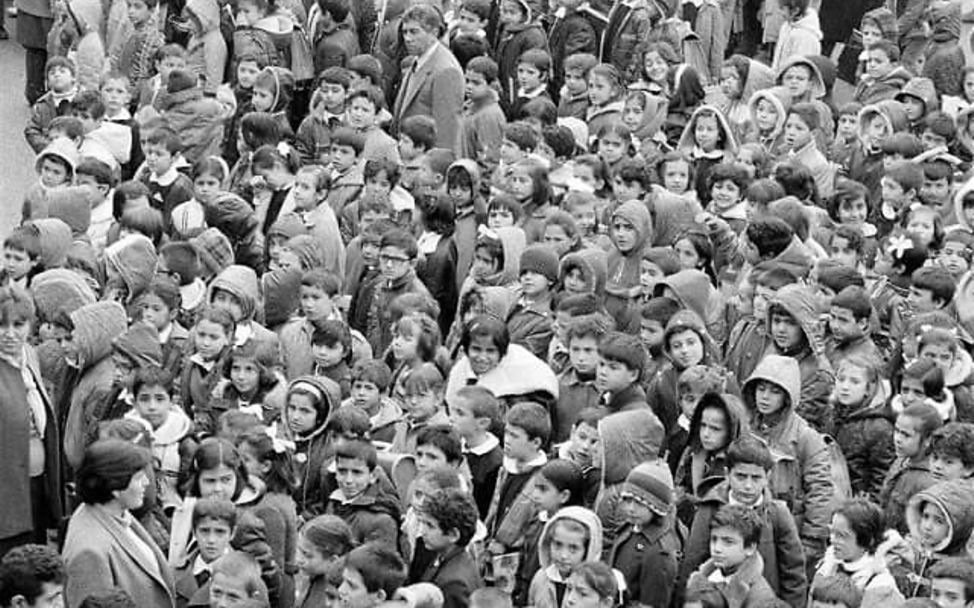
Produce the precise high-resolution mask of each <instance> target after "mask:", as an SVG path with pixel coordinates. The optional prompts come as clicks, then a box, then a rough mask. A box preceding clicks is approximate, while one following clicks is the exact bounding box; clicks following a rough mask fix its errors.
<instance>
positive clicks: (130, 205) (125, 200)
mask: <svg viewBox="0 0 974 608" xmlns="http://www.w3.org/2000/svg"><path fill="white" fill-rule="evenodd" d="M149 208H151V205H150V204H149V189H148V188H147V187H146V185H145V184H143V183H142V182H137V181H128V182H123V183H122V184H120V185H119V186H118V188H115V192H114V194H113V195H112V218H113V221H112V224H111V226H109V227H108V233H107V235H106V237H105V243H102V245H111V244H112V243H114V242H115V241H117V240H118V239H119V233H120V232H121V231H122V226H121V224H120V222H121V221H122V215H123V214H124V213H125V212H126V211H135V210H137V209H149Z"/></svg>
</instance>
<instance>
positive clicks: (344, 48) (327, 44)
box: [308, 1, 361, 74]
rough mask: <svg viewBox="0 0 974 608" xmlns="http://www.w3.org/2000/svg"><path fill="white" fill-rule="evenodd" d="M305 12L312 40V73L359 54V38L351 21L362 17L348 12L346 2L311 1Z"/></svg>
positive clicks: (359, 19) (349, 5) (341, 64)
mask: <svg viewBox="0 0 974 608" xmlns="http://www.w3.org/2000/svg"><path fill="white" fill-rule="evenodd" d="M311 8H312V10H311V11H310V14H309V16H308V25H309V29H310V30H311V32H310V33H311V38H312V39H313V40H314V73H315V74H320V73H321V72H322V70H325V69H327V68H328V67H330V66H335V65H340V66H345V65H347V64H348V60H349V58H351V57H354V56H356V55H358V54H359V50H360V48H359V38H358V36H357V35H356V33H357V32H356V31H355V28H354V27H353V26H352V25H351V24H352V23H353V21H350V20H349V14H353V15H354V16H353V19H354V20H355V21H354V22H359V21H361V18H360V17H359V15H358V13H357V12H355V13H351V10H350V9H351V4H350V3H349V2H344V1H339V2H327V3H323V4H320V5H318V6H317V7H315V6H313V5H312V7H311Z"/></svg>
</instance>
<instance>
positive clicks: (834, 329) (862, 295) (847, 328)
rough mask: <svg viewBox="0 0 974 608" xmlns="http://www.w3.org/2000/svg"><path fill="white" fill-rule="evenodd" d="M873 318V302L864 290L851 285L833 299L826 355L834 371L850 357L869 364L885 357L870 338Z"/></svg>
mask: <svg viewBox="0 0 974 608" xmlns="http://www.w3.org/2000/svg"><path fill="white" fill-rule="evenodd" d="M872 315H873V306H872V303H871V302H870V301H869V295H868V294H867V293H866V290H865V289H863V288H862V287H858V286H855V285H850V286H848V287H846V288H845V289H843V290H842V291H840V292H839V293H837V294H836V295H835V297H834V298H832V304H831V307H830V308H829V317H828V324H829V337H828V340H827V342H826V343H825V353H826V355H827V356H828V358H829V362H830V363H831V364H832V366H833V368H834V367H835V366H836V364H838V362H839V361H841V360H842V359H844V358H846V357H848V356H850V355H861V356H862V357H864V358H866V359H867V360H870V361H882V354H881V353H880V352H879V349H878V348H877V347H876V344H875V343H873V340H872V338H870V337H869V323H870V319H871V318H872Z"/></svg>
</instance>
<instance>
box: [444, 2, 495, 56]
mask: <svg viewBox="0 0 974 608" xmlns="http://www.w3.org/2000/svg"><path fill="white" fill-rule="evenodd" d="M493 10H494V6H493V5H492V4H491V2H489V1H488V0H464V1H463V2H460V3H459V5H458V6H457V9H456V16H455V19H454V23H453V24H452V26H451V28H450V30H451V31H450V32H449V36H450V43H451V47H450V50H451V51H452V50H453V46H452V43H453V42H454V41H455V40H456V39H457V38H458V37H460V36H471V37H475V38H477V39H480V40H483V41H484V42H485V43H486V42H487V28H488V27H489V22H490V17H491V12H492V11H493ZM454 54H456V52H455V51H454Z"/></svg>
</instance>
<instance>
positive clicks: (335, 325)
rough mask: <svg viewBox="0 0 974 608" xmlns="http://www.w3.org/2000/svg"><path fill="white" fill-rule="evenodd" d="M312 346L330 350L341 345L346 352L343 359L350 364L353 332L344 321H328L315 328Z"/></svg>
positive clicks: (312, 335)
mask: <svg viewBox="0 0 974 608" xmlns="http://www.w3.org/2000/svg"><path fill="white" fill-rule="evenodd" d="M311 344H312V345H314V346H317V345H322V346H327V347H328V348H335V346H336V345H338V344H341V346H342V349H343V350H344V351H345V355H344V357H342V359H343V360H344V361H346V362H348V361H349V360H350V359H351V356H352V332H351V330H349V328H348V325H346V324H345V322H344V321H339V320H338V319H327V320H325V321H323V322H322V323H321V324H320V325H317V326H315V328H314V331H313V332H312V334H311Z"/></svg>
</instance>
